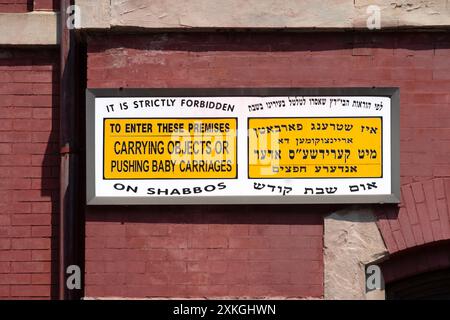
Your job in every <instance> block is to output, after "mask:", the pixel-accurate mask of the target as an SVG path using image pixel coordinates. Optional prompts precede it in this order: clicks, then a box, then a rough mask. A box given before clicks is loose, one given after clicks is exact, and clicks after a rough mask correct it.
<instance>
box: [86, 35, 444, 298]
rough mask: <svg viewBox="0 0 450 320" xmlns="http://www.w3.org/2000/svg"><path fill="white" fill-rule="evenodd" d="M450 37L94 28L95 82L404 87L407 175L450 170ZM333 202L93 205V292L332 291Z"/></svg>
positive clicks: (89, 266)
mask: <svg viewBox="0 0 450 320" xmlns="http://www.w3.org/2000/svg"><path fill="white" fill-rule="evenodd" d="M449 47H450V36H449V35H448V34H443V33H422V34H421V33H415V34H413V33H396V34H395V33H391V34H373V33H366V34H350V33H340V34H336V33H335V34H324V33H315V34H284V33H271V34H267V33H256V34H248V33H246V34H244V33H233V34H231V33H222V34H218V33H212V34H205V33H193V34H166V35H141V36H130V35H123V36H114V37H113V36H111V37H104V36H102V37H93V38H91V39H90V41H89V46H88V87H91V88H95V87H103V88H109V87H111V88H114V87H266V86H269V87H278V86H286V87H290V86H292V87H308V86H311V87H329V86H339V87H340V86H342V87H347V86H348V87H350V86H369V87H370V86H384V87H387V86H395V87H400V90H401V183H402V185H405V184H408V183H411V182H415V181H425V180H429V179H431V178H435V177H444V176H449V175H450V151H449V150H450V138H449V137H450V136H449V135H450V107H449V102H450V56H449V55H450V50H449V49H448V48H449ZM329 211H330V210H328V211H327V210H326V208H321V207H313V208H309V209H306V208H305V207H303V206H297V207H295V206H289V207H287V206H274V207H263V208H261V207H254V206H241V207H215V206H207V207H148V208H140V209H138V208H120V207H118V208H109V207H108V208H98V207H97V208H90V209H89V210H88V211H87V215H86V219H87V222H86V228H87V229H86V292H85V293H86V295H87V296H129V297H130V296H133V297H134V296H137V297H143V296H146V297H155V296H178V297H184V296H191V297H198V296H206V295H209V296H233V295H239V296H296V297H306V296H315V297H320V296H321V295H322V294H323V276H322V273H323V262H322V223H323V220H322V215H323V213H324V212H329Z"/></svg>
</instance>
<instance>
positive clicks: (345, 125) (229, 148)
mask: <svg viewBox="0 0 450 320" xmlns="http://www.w3.org/2000/svg"><path fill="white" fill-rule="evenodd" d="M86 105H87V117H86V128H87V134H86V137H87V138H86V144H87V154H86V160H87V166H86V167H87V176H86V182H87V203H88V204H117V205H120V204H124V205H129V204H219V203H223V204H261V203H396V202H398V201H399V196H398V195H399V93H398V89H395V88H320V89H312V88H311V89H299V88H272V89H122V90H120V89H117V90H116V89H88V90H87V103H86Z"/></svg>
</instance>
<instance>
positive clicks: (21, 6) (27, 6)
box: [0, 0, 33, 13]
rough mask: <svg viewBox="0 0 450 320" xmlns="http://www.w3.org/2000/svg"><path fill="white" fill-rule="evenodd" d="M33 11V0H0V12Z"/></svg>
mask: <svg viewBox="0 0 450 320" xmlns="http://www.w3.org/2000/svg"><path fill="white" fill-rule="evenodd" d="M32 9H33V0H0V12H10V13H17V12H28V11H31V10H32Z"/></svg>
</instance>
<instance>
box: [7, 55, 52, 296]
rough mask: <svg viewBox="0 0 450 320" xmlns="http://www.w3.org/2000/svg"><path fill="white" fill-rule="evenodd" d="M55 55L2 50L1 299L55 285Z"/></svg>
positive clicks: (48, 292) (41, 292)
mask: <svg viewBox="0 0 450 320" xmlns="http://www.w3.org/2000/svg"><path fill="white" fill-rule="evenodd" d="M57 57H58V52H57V51H42V50H41V51H37V50H30V51H26V50H18V49H11V50H6V49H0V122H1V125H0V199H1V200H0V298H8V299H11V298H50V297H51V296H52V295H53V291H54V290H52V286H51V285H52V284H55V282H54V281H53V280H54V279H55V277H56V276H57V273H56V272H57V271H56V266H57V265H58V262H57V251H56V250H57V247H56V245H57V238H56V234H57V233H56V230H57V226H56V225H55V222H57V220H58V219H57V217H56V213H57V212H58V208H57V204H58V187H59V178H58V177H59V157H58V147H57V145H58V132H57V130H58V108H57V107H58V97H57V95H58V90H59V89H58V86H57V84H56V82H55V81H56V79H58V78H57V76H58V74H57V66H58V63H57V60H56V59H57ZM53 289H54V288H53Z"/></svg>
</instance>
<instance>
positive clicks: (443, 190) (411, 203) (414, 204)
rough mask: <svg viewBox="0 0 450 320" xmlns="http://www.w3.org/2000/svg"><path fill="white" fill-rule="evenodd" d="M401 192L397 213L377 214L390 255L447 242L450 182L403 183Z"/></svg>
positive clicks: (448, 233) (433, 180)
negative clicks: (443, 241) (442, 241)
mask: <svg viewBox="0 0 450 320" xmlns="http://www.w3.org/2000/svg"><path fill="white" fill-rule="evenodd" d="M449 142H450V141H449ZM401 193H402V203H401V205H400V209H399V210H392V209H390V210H380V211H379V213H378V226H379V228H380V231H381V234H382V235H383V238H384V241H385V244H386V246H387V248H388V250H389V252H390V253H396V252H398V251H403V250H406V249H411V248H413V247H419V246H421V245H424V244H430V243H433V242H437V241H441V240H450V179H447V178H435V179H432V180H425V181H419V182H414V183H410V184H405V185H403V186H402V188H401Z"/></svg>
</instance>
